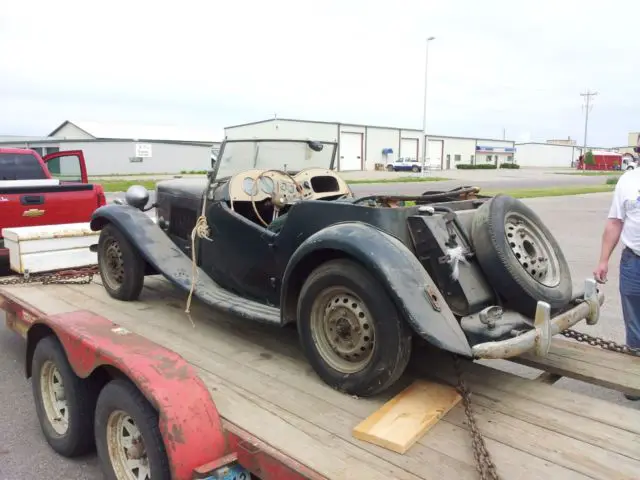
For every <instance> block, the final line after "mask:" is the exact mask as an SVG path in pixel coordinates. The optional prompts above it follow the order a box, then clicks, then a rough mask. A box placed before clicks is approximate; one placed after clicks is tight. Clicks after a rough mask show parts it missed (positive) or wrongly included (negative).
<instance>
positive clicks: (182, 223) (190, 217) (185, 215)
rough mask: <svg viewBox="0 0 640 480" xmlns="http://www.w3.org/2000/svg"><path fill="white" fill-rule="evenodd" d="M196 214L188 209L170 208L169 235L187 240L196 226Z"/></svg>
mask: <svg viewBox="0 0 640 480" xmlns="http://www.w3.org/2000/svg"><path fill="white" fill-rule="evenodd" d="M196 220H197V218H196V212H194V211H193V210H190V209H188V208H181V207H171V214H170V217H169V233H170V234H171V235H175V236H177V237H181V238H189V237H190V236H191V231H192V230H193V227H194V226H195V225H196Z"/></svg>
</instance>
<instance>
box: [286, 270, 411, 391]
mask: <svg viewBox="0 0 640 480" xmlns="http://www.w3.org/2000/svg"><path fill="white" fill-rule="evenodd" d="M298 332H299V336H300V342H301V344H302V348H303V350H304V352H305V355H306V356H307V358H308V360H309V363H310V364H311V366H312V367H313V369H314V370H315V371H316V373H317V374H318V376H320V378H322V380H323V381H324V382H325V383H327V384H328V385H330V386H331V387H333V388H335V389H337V390H340V391H342V392H346V393H348V394H351V395H358V396H362V397H365V396H370V395H374V394H376V393H378V392H381V391H382V390H384V389H386V388H387V387H389V386H391V385H392V384H393V383H394V382H395V381H396V380H397V379H398V378H400V376H401V375H402V373H403V372H404V370H405V368H406V366H407V363H408V362H409V357H410V356H411V332H410V330H409V328H408V327H407V325H406V324H405V322H404V320H403V319H402V318H401V317H400V315H399V314H398V311H397V309H396V307H395V305H394V304H393V302H392V301H391V299H390V298H389V295H388V294H387V292H386V291H385V290H384V288H383V287H382V286H381V285H380V283H379V282H378V281H377V280H376V279H375V278H373V277H372V276H371V274H369V273H368V272H367V271H366V270H365V269H364V268H363V267H361V266H360V265H358V264H357V263H355V262H353V261H351V260H346V259H340V260H332V261H330V262H327V263H325V264H323V265H321V266H319V267H318V268H316V269H315V270H314V271H313V272H312V273H311V274H310V275H309V277H308V278H307V280H306V281H305V282H304V285H303V286H302V290H301V292H300V297H299V298H298Z"/></svg>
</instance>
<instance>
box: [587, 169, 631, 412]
mask: <svg viewBox="0 0 640 480" xmlns="http://www.w3.org/2000/svg"><path fill="white" fill-rule="evenodd" d="M618 242H620V243H622V254H621V256H620V300H621V303H622V316H623V318H624V324H625V331H626V341H627V345H628V346H629V347H631V348H640V169H638V170H629V171H627V172H626V173H624V174H623V175H621V176H620V178H619V179H618V183H617V184H616V188H615V190H614V192H613V200H612V202H611V207H610V209H609V215H608V218H607V222H606V224H605V227H604V232H603V234H602V247H601V249H600V260H599V262H598V266H597V267H596V269H595V270H594V272H593V276H594V278H595V280H596V282H598V283H605V282H606V281H607V274H608V271H609V259H610V257H611V254H612V253H613V250H614V249H615V248H616V245H617V244H618ZM625 397H626V398H627V399H629V400H640V396H632V395H625Z"/></svg>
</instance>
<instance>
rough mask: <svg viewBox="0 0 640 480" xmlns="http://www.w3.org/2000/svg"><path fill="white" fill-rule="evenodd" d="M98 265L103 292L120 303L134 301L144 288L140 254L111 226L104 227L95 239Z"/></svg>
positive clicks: (142, 263)
mask: <svg viewBox="0 0 640 480" xmlns="http://www.w3.org/2000/svg"><path fill="white" fill-rule="evenodd" d="M98 265H99V266H100V277H101V278H102V285H103V286H104V288H105V290H106V291H107V293H108V294H109V295H110V296H111V297H113V298H115V299H117V300H122V301H133V300H137V299H138V297H139V296H140V292H141V291H142V286H143V285H144V275H145V270H146V268H145V267H146V263H145V261H144V259H143V258H142V256H141V255H140V253H139V252H138V251H137V250H136V248H135V247H134V246H133V245H132V244H131V242H130V241H129V240H127V238H126V237H125V236H124V235H123V234H122V232H121V231H120V230H118V228H117V227H116V226H114V225H112V224H108V225H106V226H105V227H104V228H103V229H102V231H101V232H100V239H99V240H98Z"/></svg>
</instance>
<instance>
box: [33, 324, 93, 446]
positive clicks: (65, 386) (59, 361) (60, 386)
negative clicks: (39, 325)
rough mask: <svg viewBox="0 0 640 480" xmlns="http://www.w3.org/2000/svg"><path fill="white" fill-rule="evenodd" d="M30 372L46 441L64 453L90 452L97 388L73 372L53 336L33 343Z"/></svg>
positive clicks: (35, 401)
mask: <svg viewBox="0 0 640 480" xmlns="http://www.w3.org/2000/svg"><path fill="white" fill-rule="evenodd" d="M31 375H32V376H31V387H32V390H33V398H34V403H35V407H36V415H37V416H38V420H39V422H40V427H41V428H42V433H43V434H44V437H45V438H46V440H47V443H48V444H49V445H50V446H51V448H52V449H53V450H54V451H55V452H57V453H58V454H60V455H62V456H64V457H77V456H79V455H84V454H86V453H89V452H91V451H92V450H93V448H94V447H95V445H94V443H93V412H94V409H95V405H96V397H97V388H96V387H95V386H94V384H93V382H92V381H91V380H90V379H82V378H80V377H78V376H77V375H76V374H75V372H74V371H73V369H72V368H71V365H69V361H68V360H67V355H66V353H65V351H64V349H63V348H62V345H61V344H60V341H59V340H58V339H57V338H56V337H55V336H53V335H51V336H48V337H45V338H43V339H41V340H40V341H39V342H38V344H37V345H36V348H35V350H34V352H33V358H32V362H31ZM61 398H63V400H61Z"/></svg>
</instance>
